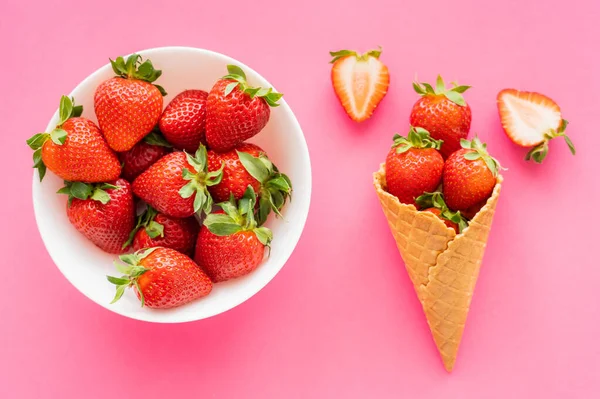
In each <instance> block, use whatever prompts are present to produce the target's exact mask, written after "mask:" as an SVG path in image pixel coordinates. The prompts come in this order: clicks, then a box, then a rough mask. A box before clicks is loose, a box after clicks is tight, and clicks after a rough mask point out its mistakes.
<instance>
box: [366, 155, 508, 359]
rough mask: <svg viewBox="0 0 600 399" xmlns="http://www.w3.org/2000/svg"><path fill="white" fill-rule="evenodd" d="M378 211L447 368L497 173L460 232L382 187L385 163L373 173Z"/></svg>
mask: <svg viewBox="0 0 600 399" xmlns="http://www.w3.org/2000/svg"><path fill="white" fill-rule="evenodd" d="M373 178H374V182H373V183H374V185H375V190H376V191H377V196H378V197H379V201H380V202H381V207H382V208H383V213H384V214H385V217H386V218H387V221H388V224H389V226H390V229H391V231H392V234H393V235H394V239H395V240H396V245H397V246H398V250H399V251H400V255H401V256H402V259H403V260H404V264H405V266H406V271H407V272H408V275H409V276H410V279H411V281H412V283H413V285H414V288H415V291H416V293H417V296H418V298H419V301H420V302H421V305H422V306H423V311H424V312H425V317H426V318H427V323H428V324H429V328H430V329H431V334H432V335H433V340H434V341H435V344H436V346H437V348H438V351H439V352H440V355H441V357H442V361H443V362H444V367H445V368H446V370H448V371H452V369H453V368H454V363H455V362H456V356H457V354H458V347H459V345H460V340H461V338H462V334H463V330H464V328H465V322H466V320H467V315H468V313H469V306H470V304H471V298H472V296H473V291H474V289H475V283H476V282H477V276H478V275H479V269H480V267H481V260H482V258H483V253H484V250H485V246H486V243H487V239H488V234H489V231H490V228H491V226H492V219H493V218H494V212H495V210H496V205H497V203H498V197H499V196H500V188H501V185H502V176H500V175H498V180H497V183H496V186H495V187H494V191H493V193H492V195H491V197H490V198H489V199H488V201H487V203H486V204H485V205H484V206H483V208H481V210H480V211H479V212H478V213H477V214H476V215H475V216H474V217H473V219H472V220H471V221H470V223H469V227H467V228H466V229H465V230H463V232H462V233H461V234H458V235H457V234H456V232H455V231H454V230H453V229H451V228H449V227H447V226H446V225H445V224H444V222H443V221H442V220H440V219H439V218H438V217H437V216H435V215H434V214H433V213H431V212H422V211H417V209H416V208H415V207H414V206H413V205H407V204H402V203H400V201H398V198H396V197H395V196H393V195H391V194H389V193H387V192H386V183H385V165H384V164H382V165H381V168H380V169H379V171H378V172H375V174H374V175H373Z"/></svg>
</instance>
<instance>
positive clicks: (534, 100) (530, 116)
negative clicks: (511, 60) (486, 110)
mask: <svg viewBox="0 0 600 399" xmlns="http://www.w3.org/2000/svg"><path fill="white" fill-rule="evenodd" d="M498 111H499V112H500V119H501V122H502V126H503V127H504V131H505V132H506V134H507V135H508V136H509V138H510V139H511V140H512V141H513V142H515V144H518V145H520V146H523V147H532V146H534V145H537V144H539V143H541V142H542V141H544V140H545V137H544V135H545V134H546V133H549V132H551V131H553V130H554V131H556V130H557V129H558V128H559V127H560V125H561V123H562V117H561V113H560V108H559V106H558V105H557V104H556V103H555V102H554V101H552V100H551V99H550V98H548V97H546V96H544V95H542V94H539V93H534V92H526V91H518V90H514V89H505V90H502V91H501V92H500V93H499V94H498Z"/></svg>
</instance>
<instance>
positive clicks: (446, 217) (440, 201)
mask: <svg viewBox="0 0 600 399" xmlns="http://www.w3.org/2000/svg"><path fill="white" fill-rule="evenodd" d="M416 202H417V205H418V206H419V208H420V209H422V210H423V211H424V212H431V213H433V214H434V215H436V216H437V217H438V218H440V219H441V220H442V221H443V222H444V223H445V224H446V226H448V227H450V228H451V229H454V231H455V232H456V234H459V233H462V231H463V230H464V229H466V228H467V226H468V225H469V221H468V220H467V219H466V218H465V217H464V215H462V214H461V212H453V211H451V210H450V209H448V206H447V205H446V202H445V201H444V196H443V194H442V193H440V192H437V191H436V192H434V193H425V194H423V195H421V196H419V197H417V199H416Z"/></svg>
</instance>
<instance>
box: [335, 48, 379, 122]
mask: <svg viewBox="0 0 600 399" xmlns="http://www.w3.org/2000/svg"><path fill="white" fill-rule="evenodd" d="M331 76H332V80H333V87H334V89H335V92H336V93H337V95H338V97H339V99H340V101H341V103H342V106H343V107H344V109H345V110H346V112H347V113H348V115H350V117H351V118H352V119H354V120H355V121H357V122H362V121H364V120H366V119H367V118H369V117H370V116H371V114H372V113H373V110H374V109H375V107H377V104H379V102H380V101H381V100H382V99H383V97H384V96H385V94H386V93H387V88H388V85H389V82H390V76H389V73H388V69H387V67H386V66H385V65H383V63H381V61H379V60H378V59H376V58H372V57H369V58H368V59H367V60H358V59H357V58H356V57H354V56H349V57H346V58H344V59H342V60H340V61H338V62H336V63H335V65H334V67H333V70H332V75H331Z"/></svg>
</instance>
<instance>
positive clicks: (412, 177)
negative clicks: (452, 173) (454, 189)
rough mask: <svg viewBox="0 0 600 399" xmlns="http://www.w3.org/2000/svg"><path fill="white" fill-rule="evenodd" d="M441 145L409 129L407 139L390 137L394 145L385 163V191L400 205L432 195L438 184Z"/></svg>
mask: <svg viewBox="0 0 600 399" xmlns="http://www.w3.org/2000/svg"><path fill="white" fill-rule="evenodd" d="M441 145H442V142H441V141H438V140H434V139H432V138H431V137H430V136H429V133H428V132H427V130H425V129H423V128H419V127H418V128H414V127H411V128H410V131H409V133H408V138H406V137H402V136H400V135H395V136H394V144H393V145H392V149H391V150H390V152H389V153H388V156H387V159H386V161H385V180H386V185H387V191H388V192H389V193H390V194H392V195H394V196H396V197H398V200H400V202H402V203H404V204H413V205H414V204H415V198H416V197H418V196H420V195H421V194H423V193H424V192H428V191H434V190H435V189H436V188H437V187H438V186H439V185H440V181H441V180H442V169H443V168H444V160H443V159H442V156H441V155H440V153H439V152H438V149H439V148H440V146H441Z"/></svg>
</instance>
